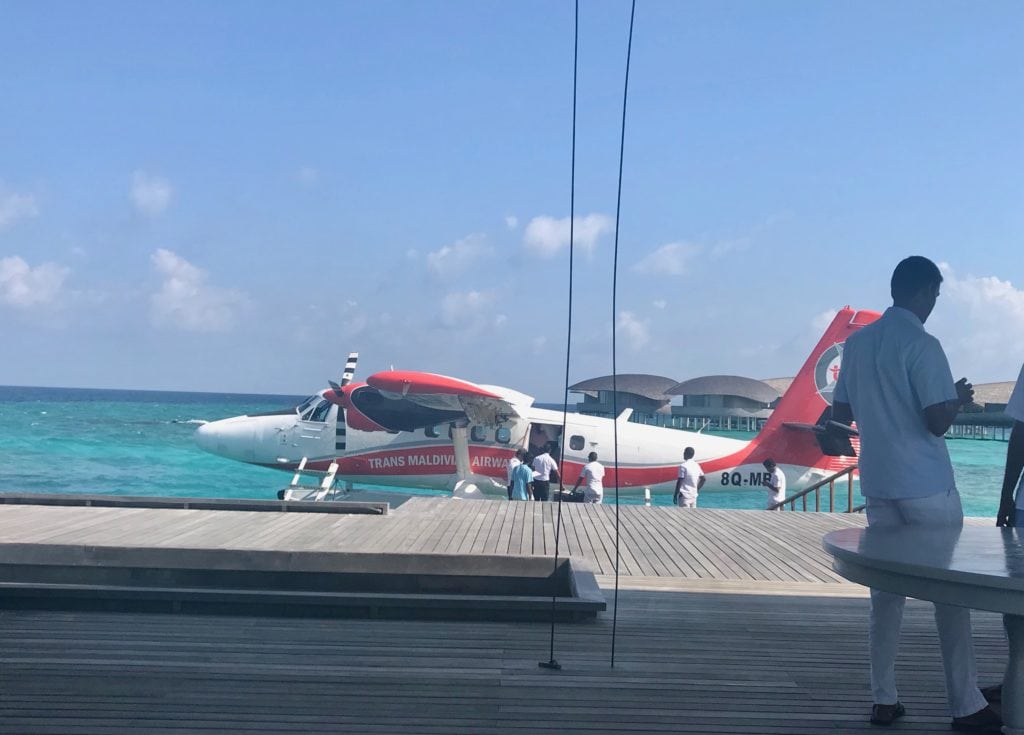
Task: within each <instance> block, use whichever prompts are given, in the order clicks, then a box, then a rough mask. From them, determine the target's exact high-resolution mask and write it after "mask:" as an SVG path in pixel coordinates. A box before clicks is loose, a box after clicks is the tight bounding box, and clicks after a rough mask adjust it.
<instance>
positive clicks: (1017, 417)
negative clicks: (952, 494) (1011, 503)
mask: <svg viewBox="0 0 1024 735" xmlns="http://www.w3.org/2000/svg"><path fill="white" fill-rule="evenodd" d="M1006 415H1007V416H1009V417H1010V418H1011V419H1013V420H1014V421H1024V366H1022V367H1021V369H1020V375H1018V376H1017V385H1015V386H1014V387H1013V393H1011V394H1010V402H1009V403H1007V404H1006ZM1022 488H1024V474H1021V476H1020V482H1018V483H1017V508H1018V509H1020V510H1024V492H1021V489H1022Z"/></svg>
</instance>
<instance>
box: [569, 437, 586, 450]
mask: <svg viewBox="0 0 1024 735" xmlns="http://www.w3.org/2000/svg"><path fill="white" fill-rule="evenodd" d="M586 443H587V442H586V440H585V439H584V438H583V437H582V436H580V435H579V434H573V435H572V436H570V437H569V449H572V450H574V451H577V452H578V451H580V450H581V449H583V447H584V445H586Z"/></svg>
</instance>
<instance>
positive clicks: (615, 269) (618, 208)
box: [611, 0, 636, 668]
mask: <svg viewBox="0 0 1024 735" xmlns="http://www.w3.org/2000/svg"><path fill="white" fill-rule="evenodd" d="M635 16H636V0H633V7H632V9H631V10H630V11H629V42H628V43H627V44H626V81H625V83H624V84H623V87H622V127H621V130H620V133H619V191H618V194H617V197H616V200H615V253H614V256H613V258H612V415H613V416H614V417H615V424H614V426H613V428H612V432H613V437H614V444H615V603H614V605H613V612H612V658H611V665H612V668H615V633H616V630H617V627H618V622H619V406H618V395H619V391H618V386H617V380H616V378H617V376H618V370H617V368H616V358H615V356H616V343H615V338H616V327H615V325H616V316H617V310H616V303H617V301H618V296H617V293H618V279H619V219H620V215H621V214H622V159H623V154H624V152H625V148H626V98H627V97H628V94H629V59H630V56H631V55H632V52H633V18H634V17H635Z"/></svg>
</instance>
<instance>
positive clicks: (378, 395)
mask: <svg viewBox="0 0 1024 735" xmlns="http://www.w3.org/2000/svg"><path fill="white" fill-rule="evenodd" d="M325 397H327V398H328V399H329V400H333V399H332V398H331V396H330V395H326V394H325ZM344 398H345V399H347V400H345V401H344V402H346V403H347V404H348V405H347V406H346V407H347V408H349V409H350V410H349V413H350V416H349V422H350V424H352V425H353V426H356V428H360V429H362V430H364V431H368V430H369V431H373V430H376V431H414V430H416V429H421V428H423V427H425V426H431V425H434V424H437V423H439V422H441V421H468V422H470V423H474V424H481V425H485V426H498V425H501V424H504V423H506V422H508V421H511V420H513V419H517V418H521V417H522V416H523V414H524V412H525V411H526V409H528V408H529V407H530V406H531V405H532V404H533V398H531V397H530V396H527V395H525V394H523V393H519V392H517V391H513V390H509V389H507V388H500V387H498V386H491V385H477V384H476V383H471V382H469V381H466V380H460V379H459V378H452V377H449V376H447V375H437V374H436V373H424V372H416V371H411V370H387V371H384V372H380V373H375V374H374V375H371V376H370V377H368V378H367V379H366V383H365V384H362V385H357V386H354V387H353V388H352V390H351V391H348V392H347V394H346V395H345V396H344ZM353 413H354V414H355V415H352V414H353Z"/></svg>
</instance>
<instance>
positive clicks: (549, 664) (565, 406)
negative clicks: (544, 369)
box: [537, 0, 580, 671]
mask: <svg viewBox="0 0 1024 735" xmlns="http://www.w3.org/2000/svg"><path fill="white" fill-rule="evenodd" d="M579 50H580V0H576V12H575V28H574V32H573V52H572V162H571V164H570V174H569V325H568V328H567V332H566V336H565V392H564V393H563V403H562V441H560V442H559V443H558V445H559V452H558V471H559V476H558V485H559V488H558V517H557V519H556V521H555V565H554V571H553V572H552V574H551V650H550V654H549V658H548V660H547V661H541V662H540V663H538V664H537V665H538V666H540V667H541V668H545V669H555V670H556V671H557V670H560V669H561V668H562V665H561V664H559V663H558V661H556V660H555V600H556V598H557V596H558V544H559V541H560V540H561V537H562V489H561V485H562V479H563V478H562V476H561V472H562V468H563V465H564V462H565V434H566V427H567V426H568V420H569V419H568V417H569V358H570V355H571V353H572V270H573V251H574V249H575V248H574V245H575V224H576V79H577V76H578V65H579Z"/></svg>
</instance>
